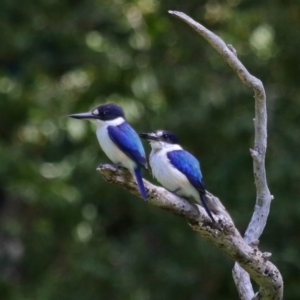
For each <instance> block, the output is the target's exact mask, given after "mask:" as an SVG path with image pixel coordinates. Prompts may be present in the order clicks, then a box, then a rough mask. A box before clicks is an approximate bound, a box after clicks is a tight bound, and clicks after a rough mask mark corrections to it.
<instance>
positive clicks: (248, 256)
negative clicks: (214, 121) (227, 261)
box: [97, 164, 282, 299]
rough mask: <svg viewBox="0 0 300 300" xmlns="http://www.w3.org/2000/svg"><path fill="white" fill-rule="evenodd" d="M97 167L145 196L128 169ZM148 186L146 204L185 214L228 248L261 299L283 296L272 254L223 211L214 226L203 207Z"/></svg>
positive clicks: (193, 224)
mask: <svg viewBox="0 0 300 300" xmlns="http://www.w3.org/2000/svg"><path fill="white" fill-rule="evenodd" d="M97 170H98V171H99V172H100V173H101V174H102V176H103V177H104V179H105V180H107V181H108V182H110V183H114V184H117V185H120V186H122V187H123V188H125V189H126V190H128V191H130V192H131V193H132V194H134V195H137V196H138V197H141V196H140V193H139V190H138V188H137V185H136V182H135V180H134V179H133V177H132V176H131V174H130V173H129V172H128V171H127V170H126V169H123V168H116V167H114V166H111V165H107V164H106V165H100V166H99V167H98V169H97ZM144 185H145V188H146V190H147V192H148V196H149V200H148V202H145V203H149V204H152V205H155V206H158V207H160V208H162V209H164V210H167V211H170V212H172V213H173V214H175V215H179V216H182V217H184V218H185V219H186V220H187V221H188V223H189V224H190V226H191V227H192V228H193V229H194V230H196V231H197V232H198V233H199V234H200V235H201V236H202V237H203V238H205V239H207V240H209V241H210V242H211V243H212V244H213V245H214V246H215V247H217V248H219V249H221V250H222V251H224V252H225V253H226V254H227V255H228V256H229V257H231V258H232V259H233V260H234V261H236V262H238V263H239V264H240V266H241V267H242V268H243V269H245V270H246V271H247V272H248V273H249V274H250V275H251V277H252V279H253V280H254V281H255V282H256V283H257V284H258V285H259V286H260V287H261V291H260V295H261V298H257V299H281V295H282V278H281V275H280V272H279V271H278V269H277V268H276V266H274V265H273V264H272V263H271V262H269V261H268V257H269V254H268V253H262V252H261V251H259V250H258V249H257V247H256V246H254V247H253V246H250V245H248V244H247V243H246V242H245V241H244V239H243V238H242V237H241V235H240V233H239V232H238V230H237V229H236V228H235V226H234V224H233V222H232V220H231V219H230V218H226V217H224V216H223V214H221V215H218V214H214V218H215V219H216V220H217V226H214V224H213V223H212V222H211V220H210V218H209V217H208V215H207V214H206V212H205V210H204V208H203V207H202V206H200V205H196V204H193V203H190V202H189V201H187V200H184V199H182V198H179V197H177V196H176V195H174V194H172V193H171V192H168V191H167V190H166V189H164V188H162V187H157V186H155V185H153V184H151V183H150V182H148V181H147V180H145V179H144ZM207 198H208V200H209V201H211V202H214V203H216V202H218V201H219V199H218V198H217V197H215V196H213V195H212V194H210V193H207Z"/></svg>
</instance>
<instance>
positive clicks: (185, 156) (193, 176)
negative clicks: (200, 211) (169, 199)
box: [139, 130, 215, 223]
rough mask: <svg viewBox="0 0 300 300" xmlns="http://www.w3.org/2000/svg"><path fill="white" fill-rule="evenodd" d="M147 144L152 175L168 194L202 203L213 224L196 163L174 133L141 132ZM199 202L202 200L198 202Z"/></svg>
mask: <svg viewBox="0 0 300 300" xmlns="http://www.w3.org/2000/svg"><path fill="white" fill-rule="evenodd" d="M139 136H140V137H141V138H143V139H146V140H148V141H149V142H150V145H151V148H152V150H151V153H150V159H149V163H150V166H151V169H152V174H153V176H154V177H155V178H156V179H157V180H158V181H159V182H160V183H161V184H162V185H163V186H164V187H165V188H166V189H168V190H169V191H171V192H173V193H175V194H177V195H179V196H183V197H187V198H189V197H192V198H193V199H194V200H196V202H198V203H201V202H202V205H203V207H204V209H205V210H206V212H207V214H208V215H209V217H210V218H211V220H212V221H213V222H214V223H215V219H214V217H213V216H212V214H211V212H210V210H209V208H208V206H207V204H206V192H205V187H204V181H203V176H202V173H201V169H200V163H199V161H198V160H197V159H196V158H195V157H194V156H193V155H192V154H191V153H189V152H187V151H186V150H184V149H182V147H181V146H180V145H179V141H178V138H177V136H176V135H175V134H173V133H171V132H168V131H166V130H156V131H153V132H151V133H140V134H139ZM200 200H201V201H200Z"/></svg>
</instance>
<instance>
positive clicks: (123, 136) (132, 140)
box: [107, 121, 147, 167]
mask: <svg viewBox="0 0 300 300" xmlns="http://www.w3.org/2000/svg"><path fill="white" fill-rule="evenodd" d="M107 131H108V135H109V137H110V139H111V140H112V141H113V142H114V143H115V144H116V145H117V147H119V149H120V150H122V151H123V152H124V153H125V154H126V155H127V156H128V157H129V158H131V159H132V160H133V161H134V162H136V163H137V164H138V165H141V166H143V167H146V165H147V161H146V154H145V150H144V148H143V145H142V142H141V140H140V138H139V136H138V134H137V133H136V132H135V130H134V129H133V128H132V127H131V126H130V125H129V124H128V123H127V122H126V121H125V122H124V123H122V124H120V125H118V126H108V127H107Z"/></svg>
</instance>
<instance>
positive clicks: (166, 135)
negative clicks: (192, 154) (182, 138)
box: [157, 130, 179, 144]
mask: <svg viewBox="0 0 300 300" xmlns="http://www.w3.org/2000/svg"><path fill="white" fill-rule="evenodd" d="M157 132H159V138H160V140H162V141H164V142H166V143H169V144H178V143H179V140H178V137H177V136H176V135H175V134H174V133H172V132H169V131H167V130H158V131H157Z"/></svg>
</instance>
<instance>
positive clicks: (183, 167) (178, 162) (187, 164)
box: [167, 150, 215, 222]
mask: <svg viewBox="0 0 300 300" xmlns="http://www.w3.org/2000/svg"><path fill="white" fill-rule="evenodd" d="M167 156H168V158H169V160H170V162H171V164H172V165H173V166H174V167H175V168H176V169H178V170H179V171H180V172H181V173H183V174H184V175H185V176H186V177H187V179H188V180H189V182H190V183H191V184H192V185H193V186H194V187H195V188H196V189H197V190H198V191H199V196H200V199H201V202H202V204H203V207H204V208H205V210H206V212H207V214H208V215H209V217H210V218H211V220H212V221H213V222H215V219H214V217H213V216H212V214H211V212H210V209H209V208H208V206H207V203H206V192H205V187H204V182H203V177H202V173H201V169H200V163H199V162H198V160H197V159H196V158H195V157H194V156H193V155H192V154H190V153H189V152H187V151H185V150H175V151H170V152H168V153H167Z"/></svg>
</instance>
